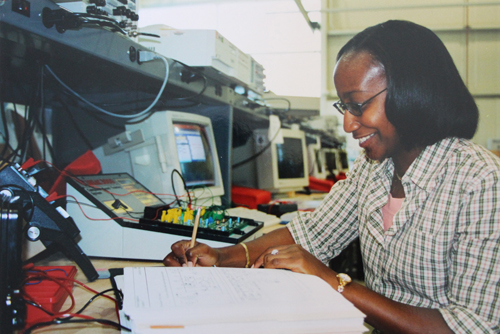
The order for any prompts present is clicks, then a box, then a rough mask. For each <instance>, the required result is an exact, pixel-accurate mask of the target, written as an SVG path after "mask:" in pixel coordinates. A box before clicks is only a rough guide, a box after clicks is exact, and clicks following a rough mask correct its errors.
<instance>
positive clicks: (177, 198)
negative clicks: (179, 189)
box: [170, 168, 191, 207]
mask: <svg viewBox="0 0 500 334" xmlns="http://www.w3.org/2000/svg"><path fill="white" fill-rule="evenodd" d="M174 173H177V174H179V176H180V178H181V180H182V184H184V190H186V192H187V195H188V198H189V203H190V204H191V195H190V194H189V191H188V189H187V186H186V182H185V181H184V178H183V177H182V174H181V173H180V172H179V171H178V170H177V169H175V168H174V169H173V170H172V173H170V182H172V190H173V192H174V196H175V199H176V200H177V205H178V206H179V207H182V205H181V201H180V199H179V196H177V193H176V192H175V183H174Z"/></svg>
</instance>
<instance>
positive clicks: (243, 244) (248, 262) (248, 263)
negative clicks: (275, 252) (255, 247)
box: [240, 242, 250, 268]
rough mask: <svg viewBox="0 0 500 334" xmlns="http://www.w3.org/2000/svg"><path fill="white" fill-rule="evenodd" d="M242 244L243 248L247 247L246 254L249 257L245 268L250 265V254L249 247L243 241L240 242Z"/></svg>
mask: <svg viewBox="0 0 500 334" xmlns="http://www.w3.org/2000/svg"><path fill="white" fill-rule="evenodd" d="M240 245H242V246H243V248H245V255H246V257H247V264H246V265H245V268H248V266H250V255H249V254H248V247H247V245H245V243H243V242H240Z"/></svg>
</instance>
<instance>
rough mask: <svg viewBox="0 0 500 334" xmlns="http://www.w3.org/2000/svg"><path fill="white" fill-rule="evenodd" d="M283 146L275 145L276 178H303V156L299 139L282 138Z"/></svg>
mask: <svg viewBox="0 0 500 334" xmlns="http://www.w3.org/2000/svg"><path fill="white" fill-rule="evenodd" d="M283 140H284V142H283V144H276V156H277V159H278V178H279V179H297V178H302V177H304V155H303V152H302V140H301V139H300V138H287V137H285V138H283Z"/></svg>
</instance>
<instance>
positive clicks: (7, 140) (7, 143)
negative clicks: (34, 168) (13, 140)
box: [0, 102, 14, 159]
mask: <svg viewBox="0 0 500 334" xmlns="http://www.w3.org/2000/svg"><path fill="white" fill-rule="evenodd" d="M0 108H1V110H0V111H1V113H2V123H3V127H4V132H5V133H4V136H3V137H4V141H5V146H4V148H3V150H2V155H1V157H2V159H3V157H4V156H5V154H6V153H7V150H8V149H9V148H10V150H11V151H14V148H13V147H12V146H11V145H10V137H9V126H8V125H7V115H6V113H5V104H4V103H3V102H1V106H0Z"/></svg>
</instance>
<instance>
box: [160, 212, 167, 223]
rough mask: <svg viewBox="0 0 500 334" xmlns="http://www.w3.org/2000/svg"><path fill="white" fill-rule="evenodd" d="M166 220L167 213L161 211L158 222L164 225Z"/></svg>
mask: <svg viewBox="0 0 500 334" xmlns="http://www.w3.org/2000/svg"><path fill="white" fill-rule="evenodd" d="M166 220H167V211H165V210H163V211H162V212H161V218H160V221H161V222H162V223H164V222H165V221H166Z"/></svg>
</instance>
